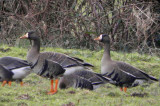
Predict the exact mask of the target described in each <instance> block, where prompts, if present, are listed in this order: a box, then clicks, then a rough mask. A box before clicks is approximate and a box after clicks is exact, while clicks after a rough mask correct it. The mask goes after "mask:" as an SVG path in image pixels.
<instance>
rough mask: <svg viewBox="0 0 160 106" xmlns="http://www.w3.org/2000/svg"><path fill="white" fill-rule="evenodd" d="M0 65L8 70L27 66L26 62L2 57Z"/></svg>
mask: <svg viewBox="0 0 160 106" xmlns="http://www.w3.org/2000/svg"><path fill="white" fill-rule="evenodd" d="M0 64H2V65H4V66H5V67H6V68H7V69H9V70H12V69H16V68H21V67H26V66H29V64H28V62H27V61H26V60H21V59H19V58H16V57H2V58H0Z"/></svg>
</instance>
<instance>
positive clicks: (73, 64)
mask: <svg viewBox="0 0 160 106" xmlns="http://www.w3.org/2000/svg"><path fill="white" fill-rule="evenodd" d="M20 39H29V40H31V41H32V47H31V49H30V50H29V52H28V53H27V61H28V62H29V64H31V65H32V68H33V71H34V72H35V73H37V74H38V75H40V76H43V75H42V72H44V73H45V71H46V72H48V71H47V70H46V68H44V67H45V66H44V64H46V61H48V59H49V60H50V61H54V62H57V63H58V64H60V65H61V66H62V67H63V68H65V70H66V72H67V73H72V72H74V71H77V70H83V69H85V68H86V67H88V66H91V67H93V66H92V65H91V64H89V63H85V62H84V61H83V60H81V59H78V58H74V57H69V56H68V55H65V54H61V53H55V52H43V53H40V39H39V37H38V36H37V34H36V32H33V31H32V32H28V33H26V34H25V35H24V36H22V37H20ZM49 67H50V66H49V65H48V68H49ZM57 73H60V74H62V72H58V70H57ZM56 81H57V82H56V86H57V84H58V79H56ZM52 85H53V80H52V79H51V86H52ZM51 88H53V87H51ZM56 89H57V88H56ZM56 92H57V91H55V90H53V89H51V90H50V92H49V94H54V93H56Z"/></svg>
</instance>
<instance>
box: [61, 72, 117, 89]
mask: <svg viewBox="0 0 160 106" xmlns="http://www.w3.org/2000/svg"><path fill="white" fill-rule="evenodd" d="M106 83H111V84H115V82H114V81H113V80H112V79H110V78H108V77H106V76H102V75H101V74H99V73H95V72H92V71H89V70H78V71H75V72H74V73H72V74H68V75H64V76H63V77H61V79H60V82H59V88H60V89H67V88H70V87H73V88H81V89H83V88H84V89H89V90H95V89H97V88H99V87H100V86H101V85H102V84H106Z"/></svg>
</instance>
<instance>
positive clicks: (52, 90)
mask: <svg viewBox="0 0 160 106" xmlns="http://www.w3.org/2000/svg"><path fill="white" fill-rule="evenodd" d="M53 83H54V81H53V80H51V90H50V92H48V94H52V93H53V92H54V89H53Z"/></svg>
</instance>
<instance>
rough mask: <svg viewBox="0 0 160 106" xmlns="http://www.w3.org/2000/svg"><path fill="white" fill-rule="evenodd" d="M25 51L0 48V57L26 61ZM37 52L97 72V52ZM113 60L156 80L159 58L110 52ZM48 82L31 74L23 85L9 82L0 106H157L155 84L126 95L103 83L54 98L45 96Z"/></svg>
mask: <svg viewBox="0 0 160 106" xmlns="http://www.w3.org/2000/svg"><path fill="white" fill-rule="evenodd" d="M27 50H28V49H27V48H22V47H8V46H6V45H2V46H0V57H4V56H13V57H19V58H22V59H26V54H27ZM41 51H42V52H43V51H53V52H61V53H65V54H68V55H70V56H76V57H79V58H81V59H84V60H85V61H86V62H89V63H91V64H93V65H94V66H95V67H94V68H93V70H94V71H95V72H99V73H100V62H101V57H102V55H103V50H101V51H89V50H79V49H62V48H42V49H41ZM111 56H112V59H113V60H118V61H124V62H127V63H129V64H131V65H133V66H135V67H137V68H140V69H142V70H144V71H145V72H146V73H148V74H150V75H153V76H155V77H156V78H159V76H160V58H159V57H157V56H151V55H146V54H141V55H140V54H138V53H136V52H133V53H125V52H115V51H114V52H111ZM49 89H50V80H48V79H45V78H42V77H40V76H37V75H36V74H34V73H32V74H30V75H29V76H27V77H26V78H25V79H24V86H23V87H21V86H20V84H19V83H16V82H13V83H12V86H11V87H9V86H8V85H6V86H5V87H0V95H1V96H0V106H10V105H12V106H35V105H39V106H74V105H75V106H126V105H127V106H151V105H154V106H159V105H160V86H159V83H158V82H155V83H152V84H144V85H143V86H138V87H134V88H129V89H128V91H127V93H124V92H121V91H120V89H119V88H118V87H115V86H113V85H110V84H105V85H103V86H101V87H100V88H98V89H96V90H94V91H89V90H86V89H74V88H69V89H66V90H60V89H59V90H58V92H57V93H56V94H55V95H47V92H48V91H49Z"/></svg>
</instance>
